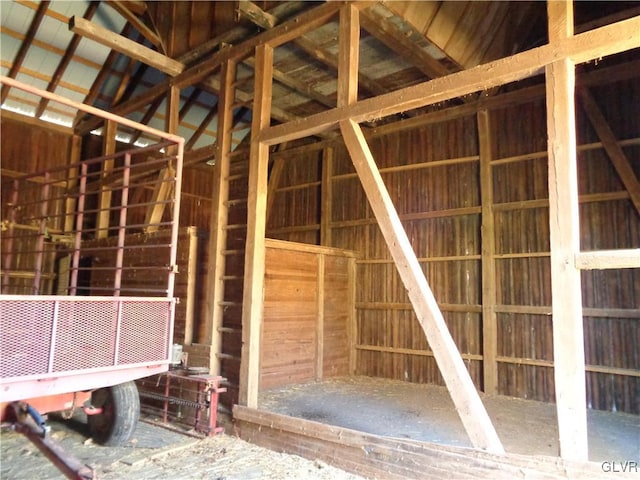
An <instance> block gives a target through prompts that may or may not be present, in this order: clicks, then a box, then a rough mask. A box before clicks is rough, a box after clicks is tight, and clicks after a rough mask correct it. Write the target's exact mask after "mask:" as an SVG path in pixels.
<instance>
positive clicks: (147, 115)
mask: <svg viewBox="0 0 640 480" xmlns="http://www.w3.org/2000/svg"><path fill="white" fill-rule="evenodd" d="M162 100H163V99H162V97H158V98H156V99H155V100H154V101H153V102H152V103H151V104H150V105H149V108H147V111H146V112H144V116H143V117H142V120H140V123H142V124H143V125H147V124H148V123H149V121H150V120H151V119H152V118H153V116H154V115H155V114H156V112H157V111H158V108H160V105H162ZM140 135H142V132H140V131H136V132H135V133H134V134H133V135H132V137H131V138H130V139H129V143H135V142H136V140H138V139H139V138H140Z"/></svg>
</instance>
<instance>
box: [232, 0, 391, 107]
mask: <svg viewBox="0 0 640 480" xmlns="http://www.w3.org/2000/svg"><path fill="white" fill-rule="evenodd" d="M240 13H241V14H245V15H246V16H247V18H248V19H249V20H251V21H252V22H254V23H255V24H256V25H258V26H259V27H262V28H264V29H265V30H267V29H271V28H274V26H276V25H277V24H278V23H279V22H278V17H277V16H276V15H273V14H271V13H270V12H264V11H263V10H262V9H261V8H260V7H258V6H257V5H255V4H254V3H253V2H250V1H246V0H244V1H242V2H240ZM293 43H294V45H296V46H297V47H299V48H301V49H302V50H303V51H304V52H306V53H307V55H309V56H311V57H312V58H313V59H315V60H317V61H319V62H321V63H323V64H325V65H327V66H329V67H331V68H332V69H333V70H335V71H337V70H338V59H337V57H336V56H335V55H334V54H333V53H331V52H330V51H328V50H327V49H325V48H321V47H320V46H318V45H316V44H315V43H314V42H313V41H311V40H309V38H308V37H305V36H304V35H302V36H300V37H299V38H296V39H295V40H293ZM359 79H360V83H361V84H362V86H363V87H364V88H365V89H366V90H368V91H369V92H371V93H373V94H374V95H379V94H381V93H383V92H385V91H386V89H385V88H384V87H383V86H382V85H380V83H378V82H376V81H375V80H373V79H371V78H369V77H367V76H366V75H363V74H359ZM300 93H303V91H301V92H300Z"/></svg>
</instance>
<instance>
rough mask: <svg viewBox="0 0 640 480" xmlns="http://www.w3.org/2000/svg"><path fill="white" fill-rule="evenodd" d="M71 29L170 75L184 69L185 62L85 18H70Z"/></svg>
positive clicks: (174, 74)
mask: <svg viewBox="0 0 640 480" xmlns="http://www.w3.org/2000/svg"><path fill="white" fill-rule="evenodd" d="M69 30H71V31H72V32H74V33H77V34H79V35H82V36H83V37H86V38H90V39H91V40H94V41H96V42H98V43H100V44H101V45H105V46H107V47H109V48H111V49H113V50H117V51H119V52H120V53H122V54H123V55H127V56H128V57H131V58H133V59H135V60H138V61H139V62H142V63H144V64H146V65H149V66H151V67H154V68H156V69H158V70H160V71H161V72H164V73H166V74H168V75H170V76H176V75H179V74H180V73H182V71H183V70H184V64H182V63H180V62H178V61H176V60H173V59H172V58H169V57H167V56H166V55H163V54H161V53H158V52H156V51H155V50H152V49H150V48H148V47H145V46H144V45H140V44H139V43H137V42H134V41H132V40H129V39H128V38H126V37H123V36H122V35H118V34H117V33H114V32H112V31H111V30H108V29H106V28H103V27H101V26H99V25H97V24H95V23H92V22H89V21H87V20H85V19H84V18H77V17H71V18H70V19H69Z"/></svg>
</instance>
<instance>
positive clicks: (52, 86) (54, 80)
mask: <svg viewBox="0 0 640 480" xmlns="http://www.w3.org/2000/svg"><path fill="white" fill-rule="evenodd" d="M98 5H99V2H91V3H90V4H89V6H88V7H87V10H86V11H85V12H84V15H83V16H82V18H84V19H86V20H91V18H92V17H93V15H94V14H95V13H96V10H97V9H98ZM81 39H82V37H81V36H80V35H74V36H73V37H72V38H71V42H69V46H68V47H67V49H66V51H65V52H64V55H63V57H62V60H60V63H59V64H58V66H57V67H56V70H55V72H54V73H53V76H52V77H51V80H50V81H49V85H47V91H48V92H54V91H55V90H56V88H57V87H58V84H59V83H60V79H61V78H62V75H63V74H64V72H65V70H66V69H67V67H68V66H69V63H70V62H71V59H72V58H73V56H74V55H75V53H76V49H77V48H78V45H79V44H80V40H81ZM48 104H49V100H47V99H46V98H43V99H41V100H40V103H39V104H38V108H37V109H36V115H35V116H36V118H40V117H41V116H42V114H43V113H44V111H45V110H46V108H47V105H48Z"/></svg>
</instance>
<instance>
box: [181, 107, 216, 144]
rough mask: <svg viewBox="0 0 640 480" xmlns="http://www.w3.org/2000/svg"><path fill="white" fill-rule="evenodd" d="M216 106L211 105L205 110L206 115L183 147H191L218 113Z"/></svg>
mask: <svg viewBox="0 0 640 480" xmlns="http://www.w3.org/2000/svg"><path fill="white" fill-rule="evenodd" d="M217 106H218V105H217V104H216V105H212V106H211V108H210V109H209V111H208V112H207V115H206V116H205V117H204V120H202V122H200V125H199V126H198V128H197V129H196V131H195V132H193V135H191V138H189V140H188V141H187V143H185V145H184V148H185V149H186V150H191V149H192V148H193V146H194V145H195V144H196V142H197V141H198V139H199V138H200V137H201V136H202V134H203V133H204V132H205V131H206V129H207V127H208V126H209V124H210V123H211V121H212V120H213V119H214V118H215V117H216V115H218V109H217V108H216V107H217Z"/></svg>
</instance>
